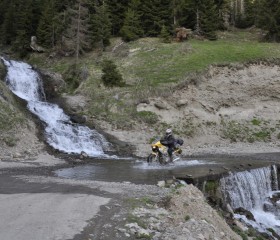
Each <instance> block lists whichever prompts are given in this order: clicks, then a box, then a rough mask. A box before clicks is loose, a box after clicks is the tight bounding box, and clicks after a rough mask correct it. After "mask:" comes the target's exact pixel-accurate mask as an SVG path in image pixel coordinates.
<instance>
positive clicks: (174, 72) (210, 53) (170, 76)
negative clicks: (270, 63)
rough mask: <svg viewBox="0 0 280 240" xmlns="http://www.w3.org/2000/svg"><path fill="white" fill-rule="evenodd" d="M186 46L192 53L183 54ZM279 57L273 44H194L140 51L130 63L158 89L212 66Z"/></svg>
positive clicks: (136, 73) (143, 77) (208, 42)
mask: <svg viewBox="0 0 280 240" xmlns="http://www.w3.org/2000/svg"><path fill="white" fill-rule="evenodd" d="M134 44H135V43H134ZM184 46H185V47H187V46H189V48H191V49H192V50H191V51H190V52H184V51H180V49H184ZM279 56H280V46H279V45H277V44H273V43H260V42H256V41H255V42H247V41H244V42H238V41H232V40H218V41H198V40H191V41H188V42H184V43H171V44H162V43H158V44H157V46H156V49H155V50H154V51H141V50H140V51H137V52H136V53H135V55H134V56H133V57H132V58H131V59H130V61H132V63H133V64H132V66H133V72H134V75H135V77H137V78H140V79H141V78H142V79H143V80H144V81H145V82H146V83H147V84H151V85H157V84H160V83H168V82H177V81H180V80H183V79H184V78H185V77H186V75H187V74H189V73H190V72H197V71H198V72H199V71H202V70H204V69H206V68H207V67H208V66H209V65H211V64H225V63H237V62H246V61H249V60H256V59H262V58H269V57H279ZM123 71H124V72H125V71H126V69H123Z"/></svg>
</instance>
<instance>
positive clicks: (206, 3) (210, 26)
mask: <svg viewBox="0 0 280 240" xmlns="http://www.w3.org/2000/svg"><path fill="white" fill-rule="evenodd" d="M200 12H201V18H200V20H201V29H202V31H203V33H204V35H206V37H208V38H209V39H212V40H214V39H216V34H215V31H216V30H218V27H219V24H218V23H219V14H218V11H217V6H216V5H215V2H214V0H203V2H202V3H201V5H200Z"/></svg>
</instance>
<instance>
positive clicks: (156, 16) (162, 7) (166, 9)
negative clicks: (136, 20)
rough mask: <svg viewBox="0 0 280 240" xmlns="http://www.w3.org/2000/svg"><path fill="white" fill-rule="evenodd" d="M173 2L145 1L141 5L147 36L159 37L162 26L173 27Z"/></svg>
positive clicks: (163, 0)
mask: <svg viewBox="0 0 280 240" xmlns="http://www.w3.org/2000/svg"><path fill="white" fill-rule="evenodd" d="M171 3H172V2H170V1H169V0H168V1H167V0H144V1H143V4H142V5H141V22H142V25H143V29H144V32H145V35H146V36H158V35H159V34H160V31H161V28H162V25H165V26H166V27H167V28H170V27H171V25H172V16H173V13H172V4H171Z"/></svg>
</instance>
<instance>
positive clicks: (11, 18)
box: [1, 1, 16, 45]
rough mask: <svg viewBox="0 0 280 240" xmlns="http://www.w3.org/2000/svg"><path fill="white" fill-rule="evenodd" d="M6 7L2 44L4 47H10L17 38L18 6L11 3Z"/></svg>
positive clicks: (2, 28) (2, 26) (2, 27)
mask: <svg viewBox="0 0 280 240" xmlns="http://www.w3.org/2000/svg"><path fill="white" fill-rule="evenodd" d="M5 6H6V12H5V14H4V15H3V23H2V25H1V42H2V43H3V44H4V45H10V44H11V43H12V42H13V41H14V40H15V37H16V24H15V15H16V14H15V13H16V12H15V11H16V4H15V3H14V1H11V2H9V3H7V4H6V5H5Z"/></svg>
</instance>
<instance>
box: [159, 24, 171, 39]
mask: <svg viewBox="0 0 280 240" xmlns="http://www.w3.org/2000/svg"><path fill="white" fill-rule="evenodd" d="M160 38H161V40H162V42H164V43H170V42H171V38H170V33H169V32H168V30H167V28H166V27H165V25H163V26H162V28H161V32H160Z"/></svg>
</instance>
